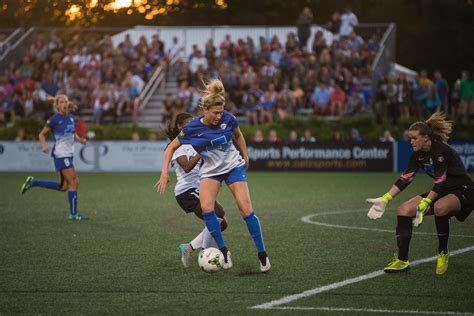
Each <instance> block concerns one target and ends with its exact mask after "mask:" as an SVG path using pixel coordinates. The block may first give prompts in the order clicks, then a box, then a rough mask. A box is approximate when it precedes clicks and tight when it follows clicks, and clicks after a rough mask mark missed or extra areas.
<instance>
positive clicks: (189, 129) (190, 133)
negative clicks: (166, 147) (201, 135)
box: [178, 120, 196, 145]
mask: <svg viewBox="0 0 474 316" xmlns="http://www.w3.org/2000/svg"><path fill="white" fill-rule="evenodd" d="M195 136H196V122H195V121H194V120H193V121H191V122H190V123H189V124H188V125H186V126H185V127H184V128H183V129H182V130H181V132H179V134H178V140H179V142H180V143H181V144H183V145H194V141H193V139H194V137H195Z"/></svg>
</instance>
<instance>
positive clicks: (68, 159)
mask: <svg viewBox="0 0 474 316" xmlns="http://www.w3.org/2000/svg"><path fill="white" fill-rule="evenodd" d="M52 100H53V104H54V107H55V108H56V109H57V111H58V112H57V113H56V114H54V115H53V116H51V117H50V118H49V119H48V121H47V122H46V126H45V127H44V128H43V130H42V131H41V132H40V133H39V135H38V139H39V142H40V143H41V150H42V151H43V152H44V153H45V154H47V153H48V152H49V148H48V144H47V143H46V135H47V134H48V133H49V132H50V131H51V132H52V133H53V135H54V140H55V143H54V146H53V150H52V152H51V155H52V156H53V159H54V165H55V167H56V171H58V172H59V177H60V182H57V181H50V180H38V179H35V178H33V177H32V176H29V177H28V178H26V181H25V183H23V185H22V186H21V193H22V194H24V193H25V192H26V191H28V190H29V189H31V188H33V187H41V188H46V189H51V190H56V191H61V192H65V191H68V199H69V208H70V211H69V219H70V220H76V221H83V220H87V219H88V218H87V217H86V216H84V215H81V214H79V213H78V211H77V189H78V188H79V178H78V176H77V174H76V170H75V169H74V158H73V155H74V141H75V140H77V141H79V142H80V143H81V144H85V143H86V142H87V140H86V139H85V138H82V137H79V136H78V135H77V134H76V126H75V122H74V117H73V116H72V114H70V111H75V110H76V108H77V107H76V105H75V104H74V103H72V102H70V101H69V99H68V97H67V96H66V95H64V94H60V95H57V96H56V97H55V98H52Z"/></svg>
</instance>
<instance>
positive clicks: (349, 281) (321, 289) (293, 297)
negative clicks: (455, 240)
mask: <svg viewBox="0 0 474 316" xmlns="http://www.w3.org/2000/svg"><path fill="white" fill-rule="evenodd" d="M473 250H474V246H470V247H466V248H461V249H457V250H454V251H450V252H449V256H450V257H452V256H456V255H459V254H462V253H465V252H468V251H473ZM436 258H437V256H433V257H429V258H424V259H420V260H415V261H413V262H411V266H417V265H419V264H422V263H426V262H430V261H435V260H436ZM384 274H385V272H383V270H378V271H374V272H370V273H367V274H364V275H360V276H357V277H354V278H350V279H347V280H343V281H340V282H336V283H331V284H328V285H324V286H321V287H317V288H314V289H311V290H307V291H304V292H301V293H298V294H293V295H288V296H284V297H282V298H280V299H277V300H273V301H270V302H268V303H263V304H260V305H255V306H252V307H251V308H254V309H272V308H274V307H275V306H278V305H283V304H288V303H290V302H294V301H296V300H299V299H302V298H306V297H310V296H314V295H318V294H320V293H323V292H327V291H330V290H334V289H338V288H341V287H344V286H346V285H350V284H354V283H358V282H361V281H365V280H369V279H373V278H376V277H378V276H381V275H384Z"/></svg>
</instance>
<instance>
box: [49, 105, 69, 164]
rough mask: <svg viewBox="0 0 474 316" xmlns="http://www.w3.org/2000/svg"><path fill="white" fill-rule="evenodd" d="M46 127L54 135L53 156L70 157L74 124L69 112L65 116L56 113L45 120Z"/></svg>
mask: <svg viewBox="0 0 474 316" xmlns="http://www.w3.org/2000/svg"><path fill="white" fill-rule="evenodd" d="M46 127H48V128H49V129H51V132H52V133H53V135H54V140H55V143H54V147H53V151H52V153H51V154H52V156H53V157H55V158H64V157H72V156H73V154H74V134H75V132H76V125H75V123H74V117H73V116H72V115H71V114H68V115H66V116H64V115H61V114H60V113H56V114H54V115H53V116H51V117H50V118H49V120H48V121H47V122H46Z"/></svg>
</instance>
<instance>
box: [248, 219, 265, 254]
mask: <svg viewBox="0 0 474 316" xmlns="http://www.w3.org/2000/svg"><path fill="white" fill-rule="evenodd" d="M244 220H245V222H246V223H247V228H248V230H249V233H250V235H251V236H252V238H253V241H254V242H255V247H257V251H258V252H263V251H265V245H264V244H263V238H262V228H261V227H260V221H259V220H258V217H257V215H255V212H252V213H251V214H250V215H249V216H247V217H244Z"/></svg>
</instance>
